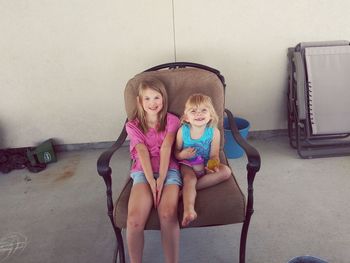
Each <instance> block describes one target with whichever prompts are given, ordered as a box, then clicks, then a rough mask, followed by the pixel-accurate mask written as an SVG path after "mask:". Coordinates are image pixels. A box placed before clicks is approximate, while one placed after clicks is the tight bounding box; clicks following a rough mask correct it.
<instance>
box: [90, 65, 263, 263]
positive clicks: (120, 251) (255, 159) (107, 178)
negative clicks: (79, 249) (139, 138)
mask: <svg viewBox="0 0 350 263" xmlns="http://www.w3.org/2000/svg"><path fill="white" fill-rule="evenodd" d="M185 67H193V68H200V69H204V70H208V71H210V72H213V73H215V74H216V75H217V76H218V78H219V79H220V81H221V82H222V84H223V86H224V88H225V87H226V84H225V78H224V77H223V76H222V75H221V74H220V72H219V71H218V70H216V69H214V68H211V67H208V66H205V65H202V64H197V63H191V62H174V63H166V64H161V65H158V66H155V67H152V68H150V69H147V70H145V71H144V72H147V71H156V70H161V69H175V68H185ZM225 113H226V115H227V118H228V122H229V127H230V130H231V133H232V135H233V137H234V138H235V140H236V142H237V143H238V144H239V145H240V146H241V147H242V148H243V150H244V152H245V154H246V156H247V159H248V163H247V184H248V190H247V194H248V199H247V204H246V212H245V213H246V214H245V220H244V222H243V226H242V231H241V239H240V253H239V254H240V255H239V262H240V263H244V262H245V254H246V243H247V234H248V228H249V223H250V218H251V216H252V214H253V212H254V209H253V203H254V198H253V189H254V188H253V182H254V179H255V175H256V173H257V172H258V171H259V169H260V162H261V161H260V155H259V153H258V151H257V150H256V149H255V148H254V147H253V146H251V145H250V144H249V143H248V142H247V141H246V140H245V139H244V138H243V137H242V136H241V134H240V133H239V130H238V128H237V126H236V123H235V121H234V116H233V114H232V113H231V112H230V111H229V110H228V109H225ZM126 122H127V120H126V121H125V123H126ZM126 137H127V133H126V129H125V124H124V127H123V130H122V131H121V133H120V135H119V137H118V139H117V141H116V142H115V143H114V144H113V145H112V146H111V147H110V148H109V149H107V150H106V151H105V152H103V153H102V154H101V155H100V157H99V158H98V161H97V171H98V174H99V175H100V176H102V178H103V180H104V182H105V184H106V188H107V191H106V195H107V209H108V217H109V219H110V221H111V223H112V226H113V229H114V233H115V236H116V247H115V251H114V258H113V262H117V260H118V258H119V261H120V262H122V263H124V262H125V250H124V243H123V237H122V233H121V229H120V228H118V227H117V226H116V225H115V222H114V218H113V210H114V204H113V197H112V176H111V175H112V169H111V167H110V160H111V158H112V155H113V154H114V153H115V151H117V150H118V149H119V148H120V147H121V146H122V145H123V143H124V142H125V139H126Z"/></svg>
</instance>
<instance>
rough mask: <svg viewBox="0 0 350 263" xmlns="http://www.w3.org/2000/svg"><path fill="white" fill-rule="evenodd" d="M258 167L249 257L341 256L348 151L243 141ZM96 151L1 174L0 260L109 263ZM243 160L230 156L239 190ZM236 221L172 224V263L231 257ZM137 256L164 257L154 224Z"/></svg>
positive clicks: (258, 260) (122, 162) (121, 161)
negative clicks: (307, 154)
mask: <svg viewBox="0 0 350 263" xmlns="http://www.w3.org/2000/svg"><path fill="white" fill-rule="evenodd" d="M250 142H251V143H252V144H253V145H255V146H256V148H257V149H258V150H259V151H260V153H261V157H262V168H261V171H260V172H259V173H258V175H257V177H256V180H255V184H254V188H255V213H254V215H253V217H252V221H251V226H250V229H249V234H248V243H247V256H246V258H247V262H248V263H250V262H251V263H263V262H268V263H285V262H288V260H289V259H291V258H293V257H295V256H299V255H306V254H308V255H313V256H317V257H320V258H323V259H325V260H327V261H328V262H332V263H348V262H350V249H349V247H350V226H349V222H350V211H349V208H348V207H349V206H348V205H347V203H348V202H349V200H350V191H349V189H350V157H349V156H347V157H335V158H322V159H311V160H302V159H300V158H299V157H298V156H297V153H296V151H295V150H293V149H291V148H290V147H289V144H288V139H287V137H283V136H282V137H281V136H280V137H278V136H277V137H271V138H268V139H259V140H250ZM101 152H102V150H90V151H80V152H78V151H76V152H66V153H61V154H59V155H58V158H59V161H58V162H57V163H54V164H50V165H49V166H48V168H47V169H46V170H44V171H43V172H41V173H38V174H33V173H29V172H27V170H17V171H13V172H11V173H9V174H0V209H1V210H0V211H1V214H0V262H1V263H3V262H26V263H30V262H33V263H34V262H35V263H38V262H66V263H70V262H72V263H73V262H84V263H87V262H111V260H112V255H113V247H114V235H113V232H112V227H111V225H110V222H109V219H108V217H107V215H106V200H105V186H104V183H103V181H102V179H101V178H100V177H99V176H98V175H97V173H96V160H97V158H98V156H99V154H100V153H101ZM245 162H246V160H245V157H243V158H240V159H235V160H230V164H231V166H232V168H233V170H234V172H235V174H236V177H237V180H238V181H239V183H240V184H241V186H242V189H243V190H244V192H246V177H245V176H246V175H245V165H246V163H245ZM128 164H129V160H128V148H127V147H123V148H122V149H121V151H119V152H118V153H117V154H116V155H115V156H114V159H113V167H115V168H114V170H115V171H117V170H118V171H120V172H121V173H120V174H122V175H123V176H122V177H121V178H117V177H114V181H113V183H114V193H117V192H118V191H119V190H120V188H121V187H122V182H124V180H125V176H124V175H125V174H126V173H127V167H128ZM240 229H241V225H230V226H222V227H210V228H203V229H186V230H182V231H181V256H180V262H184V263H185V262H186V263H190V262H191V263H192V262H214V263H216V262H232V263H234V262H238V251H239V236H240ZM145 239H146V245H145V250H144V262H151V263H158V262H163V260H162V252H161V245H160V236H159V232H158V231H147V232H146V235H145Z"/></svg>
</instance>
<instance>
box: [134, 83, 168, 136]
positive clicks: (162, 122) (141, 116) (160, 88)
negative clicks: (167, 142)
mask: <svg viewBox="0 0 350 263" xmlns="http://www.w3.org/2000/svg"><path fill="white" fill-rule="evenodd" d="M147 89H151V90H154V91H156V92H159V93H160V94H161V95H162V99H163V108H162V110H161V111H160V112H159V113H158V120H159V126H158V127H157V130H158V131H164V130H165V127H166V116H167V111H168V95H167V92H166V90H165V86H164V84H163V83H162V82H161V81H160V80H158V79H156V78H147V79H143V80H142V81H141V82H140V84H139V87H138V96H137V99H136V100H137V113H136V116H137V119H138V120H139V122H140V128H141V129H142V131H143V132H147V131H148V126H147V122H146V113H145V110H144V109H143V107H142V97H143V94H144V91H145V90H147Z"/></svg>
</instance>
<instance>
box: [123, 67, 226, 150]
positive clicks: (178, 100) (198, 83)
mask: <svg viewBox="0 0 350 263" xmlns="http://www.w3.org/2000/svg"><path fill="white" fill-rule="evenodd" d="M145 77H147V78H149V77H154V78H157V79H159V80H160V81H162V82H163V83H164V85H165V88H166V90H167V93H168V98H169V108H168V111H169V112H171V113H174V114H176V115H177V116H178V117H180V116H181V115H182V114H183V111H184V107H185V103H186V100H187V98H188V97H189V96H190V95H192V94H194V93H203V94H205V95H207V96H209V97H210V98H211V99H212V101H213V104H214V108H215V110H216V113H217V114H218V116H219V123H218V128H219V130H220V132H221V149H222V148H223V144H224V142H223V141H224V140H223V115H224V110H225V88H224V86H223V83H222V82H221V80H220V79H219V78H218V76H217V75H216V74H214V73H212V72H210V71H208V70H204V69H199V68H176V69H162V70H158V71H150V72H143V73H140V74H138V75H136V76H135V77H134V78H132V79H130V80H129V81H128V83H127V85H126V88H125V92H124V98H125V108H126V113H127V117H128V119H129V120H131V119H134V118H135V113H136V97H137V91H138V86H139V83H140V81H141V80H142V79H143V78H145Z"/></svg>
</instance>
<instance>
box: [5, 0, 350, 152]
mask: <svg viewBox="0 0 350 263" xmlns="http://www.w3.org/2000/svg"><path fill="white" fill-rule="evenodd" d="M349 8H350V2H348V1H346V0H338V1H330V0H329V1H325V0H323V1H322V0H307V1H305V0H294V1H287V0H282V1H281V0H266V1H258V0H247V1H242V0H241V1H235V0H221V1H203V0H202V1H200V0H174V11H175V35H176V38H175V40H176V60H177V61H192V62H197V63H203V64H207V65H209V66H212V67H215V68H217V69H219V70H220V71H221V72H222V73H223V75H224V76H225V78H226V83H227V84H228V85H227V100H226V104H227V107H228V108H230V109H232V110H233V112H234V113H235V114H236V115H239V116H242V117H245V118H246V119H248V120H249V121H250V122H251V126H252V130H272V129H281V128H285V127H286V116H285V115H286V114H285V108H286V106H285V101H286V77H287V75H286V74H287V73H286V72H287V69H286V68H287V57H286V52H287V48H288V47H290V46H294V45H296V44H297V43H298V42H300V41H317V40H338V39H350V27H349V26H348V25H347V24H348V10H349ZM0 32H1V37H0V50H1V56H0V92H1V93H0V148H3V147H19V146H30V145H35V144H37V143H38V142H41V141H43V140H44V139H47V138H50V137H54V138H56V139H58V141H59V143H64V144H71V143H87V142H100V141H112V140H114V139H115V138H116V136H117V135H118V134H119V132H120V130H121V126H122V123H123V122H124V119H125V115H124V110H123V109H124V102H123V89H124V86H125V83H126V82H127V80H128V79H129V78H131V77H132V76H133V75H135V74H137V73H139V72H140V71H142V70H144V69H147V68H149V67H151V66H154V65H157V64H161V63H165V62H173V61H174V60H175V56H174V38H173V35H174V34H173V33H174V32H173V18H172V1H171V0H167V1H165V0H128V1H121V0H104V1H94V0H69V1H68V0H61V1H53V0H51V1H49V0H36V1H29V0H11V1H9V0H7V1H6V0H0Z"/></svg>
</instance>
